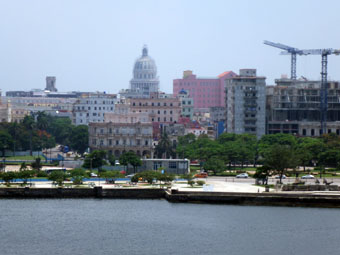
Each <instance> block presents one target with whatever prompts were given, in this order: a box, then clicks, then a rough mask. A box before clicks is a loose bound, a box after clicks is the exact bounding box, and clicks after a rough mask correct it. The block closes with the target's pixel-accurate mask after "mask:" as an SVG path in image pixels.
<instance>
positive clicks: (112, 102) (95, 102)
mask: <svg viewBox="0 0 340 255" xmlns="http://www.w3.org/2000/svg"><path fill="white" fill-rule="evenodd" d="M106 102H107V104H114V103H115V101H104V100H103V101H102V104H106ZM93 103H94V104H97V100H95V101H89V100H87V101H86V104H93ZM98 104H100V102H99V101H98Z"/></svg>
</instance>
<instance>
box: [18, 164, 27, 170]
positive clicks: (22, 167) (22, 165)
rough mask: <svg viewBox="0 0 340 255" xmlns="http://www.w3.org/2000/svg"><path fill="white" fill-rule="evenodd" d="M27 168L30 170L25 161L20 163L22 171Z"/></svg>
mask: <svg viewBox="0 0 340 255" xmlns="http://www.w3.org/2000/svg"><path fill="white" fill-rule="evenodd" d="M25 170H28V167H27V165H26V163H25V162H22V163H21V165H20V171H25Z"/></svg>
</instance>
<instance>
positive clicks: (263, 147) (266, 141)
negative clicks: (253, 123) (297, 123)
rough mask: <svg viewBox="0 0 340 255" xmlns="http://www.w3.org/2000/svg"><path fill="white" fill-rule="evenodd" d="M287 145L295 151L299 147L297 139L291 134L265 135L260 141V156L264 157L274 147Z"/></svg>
mask: <svg viewBox="0 0 340 255" xmlns="http://www.w3.org/2000/svg"><path fill="white" fill-rule="evenodd" d="M277 144H278V145H287V146H289V147H290V148H291V149H293V150H294V149H295V148H296V145H297V139H296V137H295V136H293V135H290V134H282V133H278V134H270V135H264V136H262V137H261V139H260V140H259V145H258V146H259V154H260V155H261V156H262V157H263V156H264V155H265V154H266V153H267V152H268V151H269V150H271V146H273V145H277Z"/></svg>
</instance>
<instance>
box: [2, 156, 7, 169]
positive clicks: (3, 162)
mask: <svg viewBox="0 0 340 255" xmlns="http://www.w3.org/2000/svg"><path fill="white" fill-rule="evenodd" d="M2 170H3V171H4V172H5V171H6V157H3V158H2Z"/></svg>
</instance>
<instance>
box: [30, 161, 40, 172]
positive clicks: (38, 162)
mask: <svg viewBox="0 0 340 255" xmlns="http://www.w3.org/2000/svg"><path fill="white" fill-rule="evenodd" d="M40 161H41V158H36V159H35V161H34V162H32V164H31V166H32V168H33V169H34V170H37V171H40V170H41V168H42V164H41V163H40Z"/></svg>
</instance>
